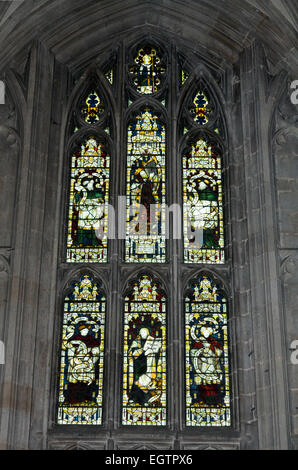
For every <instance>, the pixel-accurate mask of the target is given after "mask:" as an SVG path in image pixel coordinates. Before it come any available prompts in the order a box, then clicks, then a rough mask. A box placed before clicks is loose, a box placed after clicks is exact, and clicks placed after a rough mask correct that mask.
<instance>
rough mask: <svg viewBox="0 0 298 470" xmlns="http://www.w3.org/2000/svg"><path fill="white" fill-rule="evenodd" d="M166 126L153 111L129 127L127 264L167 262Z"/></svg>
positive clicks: (141, 116)
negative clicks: (165, 205)
mask: <svg viewBox="0 0 298 470" xmlns="http://www.w3.org/2000/svg"><path fill="white" fill-rule="evenodd" d="M165 140H166V133H165V126H164V125H163V124H162V123H161V122H160V120H159V119H158V117H157V116H155V115H154V113H153V111H152V110H150V109H145V110H144V111H143V112H141V113H140V114H139V115H138V116H137V117H136V119H135V121H133V122H132V123H131V124H130V125H129V126H128V141H127V152H128V155H127V225H126V258H125V259H126V261H128V262H164V261H165V226H164V225H165V207H164V204H165V145H166V143H165Z"/></svg>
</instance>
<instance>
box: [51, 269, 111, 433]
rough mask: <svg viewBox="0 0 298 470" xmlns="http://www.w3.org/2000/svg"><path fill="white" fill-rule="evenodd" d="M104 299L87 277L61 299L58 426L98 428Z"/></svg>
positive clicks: (100, 414) (100, 411)
mask: <svg viewBox="0 0 298 470" xmlns="http://www.w3.org/2000/svg"><path fill="white" fill-rule="evenodd" d="M105 306H106V301H105V297H104V296H103V295H102V293H101V292H100V290H99V285H98V283H96V282H95V281H94V280H93V278H92V277H91V276H89V275H84V276H82V277H81V279H80V281H79V282H76V283H74V284H73V286H72V291H71V292H70V294H69V295H68V296H67V297H65V299H64V314H63V327H62V347H61V362H60V378H59V400H58V424H101V423H102V391H103V362H104V326H105Z"/></svg>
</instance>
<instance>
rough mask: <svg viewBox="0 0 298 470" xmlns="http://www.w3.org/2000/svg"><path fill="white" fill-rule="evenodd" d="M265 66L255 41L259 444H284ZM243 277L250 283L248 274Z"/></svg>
mask: <svg viewBox="0 0 298 470" xmlns="http://www.w3.org/2000/svg"><path fill="white" fill-rule="evenodd" d="M261 63H263V67H261V66H260V64H261ZM265 70H266V65H265V61H264V57H263V55H262V52H261V47H260V46H259V45H258V44H256V43H254V44H253V45H252V46H251V48H250V49H248V50H246V51H245V54H244V56H243V57H242V62H241V76H240V80H241V92H242V94H241V99H242V119H243V134H244V167H245V180H246V199H247V223H248V247H249V253H250V259H249V269H250V286H251V297H250V301H251V308H252V320H253V341H254V357H255V358H257V359H256V361H255V368H256V390H257V419H258V429H259V447H260V448H262V449H271V448H275V449H284V448H287V446H288V435H287V412H288V410H287V407H286V397H285V384H284V378H283V376H284V372H283V366H284V364H283V351H282V343H283V339H282V322H281V318H280V311H279V306H280V299H279V281H278V272H277V252H276V247H277V238H276V226H275V218H274V214H273V206H272V201H273V194H272V191H273V182H272V180H271V178H272V176H271V175H270V172H271V170H272V164H271V161H270V152H269V148H268V137H269V125H270V119H271V112H272V107H271V103H270V101H269V100H268V99H267V96H266V91H267V90H266V86H267V83H266V78H265V73H266V72H265ZM264 137H265V138H264ZM242 282H243V283H246V285H249V283H248V279H244V278H243V279H242ZM242 286H244V284H242ZM273 325H274V328H273Z"/></svg>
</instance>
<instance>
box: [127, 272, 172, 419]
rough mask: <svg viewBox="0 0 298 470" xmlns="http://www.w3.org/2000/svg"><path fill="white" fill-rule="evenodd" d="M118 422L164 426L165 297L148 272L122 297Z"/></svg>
mask: <svg viewBox="0 0 298 470" xmlns="http://www.w3.org/2000/svg"><path fill="white" fill-rule="evenodd" d="M122 424H125V425H142V426H148V425H154V426H162V425H166V299H165V297H164V295H163V293H162V291H161V290H160V287H159V285H158V284H156V283H154V282H153V281H152V278H151V277H150V276H149V275H142V276H141V277H140V279H139V280H138V281H137V282H135V283H134V285H133V288H132V289H131V290H130V292H129V293H127V296H126V297H125V310H124V354H123V409H122Z"/></svg>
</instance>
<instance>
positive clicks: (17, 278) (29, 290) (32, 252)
mask: <svg viewBox="0 0 298 470" xmlns="http://www.w3.org/2000/svg"><path fill="white" fill-rule="evenodd" d="M28 83H29V88H28V95H27V109H26V113H25V118H24V146H23V155H22V162H21V169H20V174H19V178H20V180H19V181H20V191H19V198H18V200H17V208H16V210H17V218H16V235H15V250H14V255H13V260H12V286H11V293H10V304H9V312H8V322H7V323H8V325H7V331H8V344H7V346H8V348H7V363H6V368H5V378H4V380H5V384H4V401H5V403H4V410H5V412H4V413H3V416H2V418H3V419H2V425H1V434H2V438H1V440H2V442H3V441H7V442H8V444H7V447H8V448H14V449H22V448H28V445H29V442H28V441H29V431H30V425H31V406H32V389H33V377H34V373H33V372H34V354H35V341H36V334H37V331H36V321H37V315H38V297H39V292H40V275H41V272H40V259H41V255H42V240H43V230H44V228H45V227H44V205H45V188H46V176H47V149H48V143H49V128H50V109H51V93H49V91H50V90H51V89H52V84H53V57H51V56H50V54H49V53H48V51H47V50H45V48H44V47H43V46H41V45H40V44H38V43H35V44H34V46H33V48H32V51H31V57H30V71H29V82H28Z"/></svg>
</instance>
